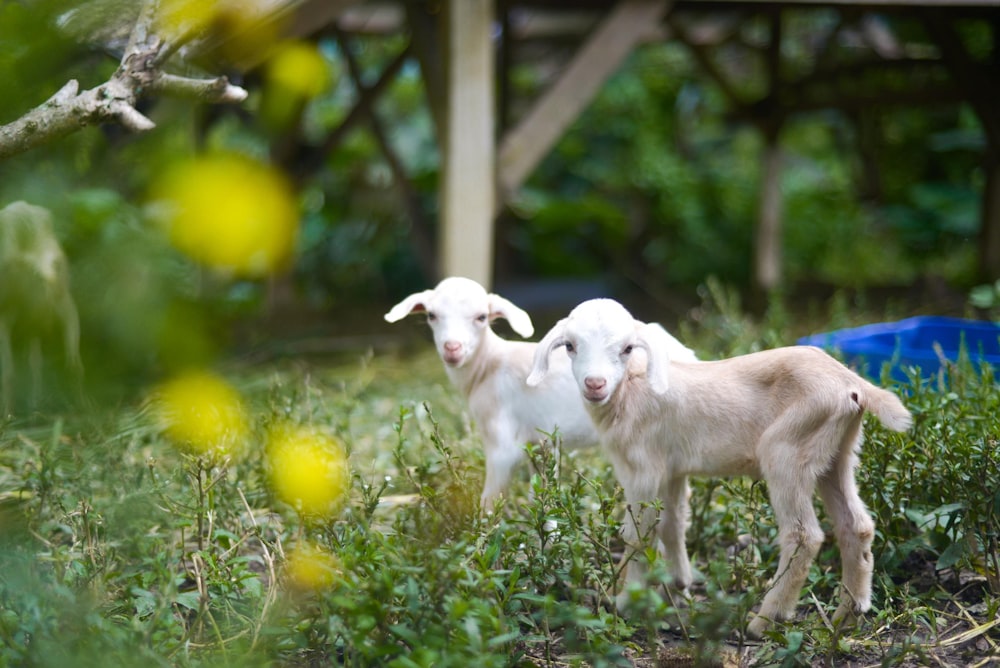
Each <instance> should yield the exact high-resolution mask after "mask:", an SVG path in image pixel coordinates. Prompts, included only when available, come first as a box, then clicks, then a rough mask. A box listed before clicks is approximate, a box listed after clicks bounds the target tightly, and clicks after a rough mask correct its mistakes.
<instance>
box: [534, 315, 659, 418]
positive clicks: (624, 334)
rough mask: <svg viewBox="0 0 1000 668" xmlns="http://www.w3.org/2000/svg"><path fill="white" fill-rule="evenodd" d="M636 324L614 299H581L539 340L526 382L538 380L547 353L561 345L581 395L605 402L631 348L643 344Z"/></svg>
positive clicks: (623, 374) (624, 371) (626, 364)
mask: <svg viewBox="0 0 1000 668" xmlns="http://www.w3.org/2000/svg"><path fill="white" fill-rule="evenodd" d="M637 325H641V323H637V322H636V321H635V320H634V319H633V318H632V316H631V315H630V314H629V312H628V311H626V310H625V308H624V307H623V306H622V305H621V304H619V303H618V302H616V301H613V300H610V299H592V300H590V301H586V302H583V303H582V304H580V305H579V306H577V307H576V308H575V309H573V310H572V311H571V312H570V314H569V316H568V317H566V318H565V319H564V320H561V321H560V322H559V323H558V324H556V326H555V327H553V328H552V330H551V331H550V332H549V333H548V334H546V335H545V338H543V339H542V341H541V342H540V343H539V345H538V350H537V351H536V354H535V366H534V368H533V370H532V373H531V375H530V376H529V377H528V384H529V385H537V384H538V383H539V382H541V378H542V376H544V374H545V373H546V372H547V370H548V356H549V354H550V353H552V352H553V351H554V350H555V349H557V348H565V349H566V352H567V353H568V354H569V356H570V359H571V360H572V366H573V377H574V378H575V379H576V382H577V385H578V386H579V388H580V393H581V394H582V395H583V398H584V399H586V400H587V401H588V402H590V403H591V404H594V405H598V406H600V405H602V404H605V403H607V401H608V399H610V398H611V396H612V395H613V394H614V392H615V389H616V388H617V387H618V386H619V385H620V384H621V382H622V379H624V378H625V377H626V375H627V374H628V369H629V362H630V360H631V358H632V354H633V352H634V351H635V350H636V348H638V347H645V344H644V343H643V342H642V341H641V340H640V338H639V337H638V335H637Z"/></svg>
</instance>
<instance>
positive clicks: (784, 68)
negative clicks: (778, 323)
mask: <svg viewBox="0 0 1000 668" xmlns="http://www.w3.org/2000/svg"><path fill="white" fill-rule="evenodd" d="M816 11H824V12H829V13H831V14H833V15H835V16H836V20H834V21H831V22H828V23H829V25H831V26H832V28H831V29H829V30H827V31H826V32H825V33H823V34H818V35H816V43H815V44H814V45H813V48H814V49H815V51H814V53H813V54H812V57H811V61H812V62H814V63H815V65H814V67H813V69H812V71H810V72H806V73H803V72H801V67H791V66H789V63H788V62H787V59H786V56H785V55H784V54H785V50H784V49H783V46H784V44H783V30H782V27H783V24H784V22H785V21H787V20H789V17H794V16H795V15H796V13H805V12H816ZM295 16H296V21H295V30H296V31H297V32H298V33H300V34H303V35H304V34H308V33H315V32H318V31H320V30H326V29H328V28H329V26H331V25H334V26H335V27H336V30H338V31H339V34H341V35H347V36H349V35H351V34H353V33H360V32H366V31H367V32H373V31H374V32H385V33H388V32H392V33H396V32H398V31H406V32H407V33H408V34H409V35H410V46H409V47H408V48H407V49H406V50H405V51H404V52H403V53H401V54H400V57H399V58H398V59H397V61H394V62H393V63H391V64H390V65H389V66H388V67H387V68H386V71H385V72H384V74H383V76H382V77H381V79H380V80H379V81H378V82H376V83H375V84H374V85H373V86H371V87H368V88H364V87H361V84H360V80H359V79H358V78H356V79H355V80H356V82H357V83H358V85H359V88H360V95H359V101H358V107H357V109H356V110H355V112H352V114H351V115H349V117H348V122H345V127H344V128H338V130H337V131H336V132H335V134H336V133H337V132H339V133H340V136H342V134H343V131H346V128H347V127H350V124H353V123H354V122H355V121H356V120H359V119H360V118H361V117H363V116H365V115H366V114H369V113H370V112H371V110H372V106H373V99H374V97H375V96H376V95H377V94H378V92H379V90H381V89H384V87H385V84H386V83H387V82H388V81H390V80H391V79H392V77H393V76H394V75H395V73H396V72H398V71H399V67H400V65H401V62H402V60H405V59H406V58H407V57H409V56H411V55H412V56H415V57H416V58H417V59H419V61H420V64H421V68H422V72H423V77H424V82H425V85H426V90H427V94H428V99H429V104H430V107H431V109H432V113H433V116H434V119H435V123H436V125H437V129H438V137H439V146H440V148H441V155H442V174H443V178H442V182H441V186H440V198H439V202H440V221H439V229H440V230H441V232H440V234H438V235H437V239H431V238H430V237H431V235H430V233H429V232H428V230H429V229H430V227H431V226H430V225H429V224H427V222H426V221H423V222H420V221H417V220H415V221H414V229H415V235H416V238H415V239H414V241H415V245H416V247H417V249H418V252H421V253H422V255H423V261H424V265H425V269H436V271H434V272H433V273H438V274H441V275H448V274H459V275H465V276H469V277H471V278H474V279H476V280H478V281H480V282H481V283H483V284H484V285H490V284H491V283H492V280H493V255H494V251H493V249H494V220H495V218H496V215H497V212H498V210H499V209H500V208H501V207H503V205H504V202H505V201H507V200H508V199H509V198H510V197H511V196H512V195H513V194H514V193H516V192H517V190H518V189H519V188H520V187H521V186H522V185H523V184H524V182H525V180H526V179H527V178H528V177H529V176H530V175H531V173H532V171H533V170H534V169H535V168H536V167H537V165H538V164H539V163H540V162H541V160H542V159H543V158H544V157H545V156H546V155H547V154H548V153H549V151H550V150H551V149H552V147H553V146H554V145H555V144H556V142H557V141H558V140H559V139H560V137H561V136H562V135H563V134H564V132H565V131H566V129H567V128H568V127H569V126H570V124H571V123H572V122H573V121H574V120H575V119H576V118H577V117H578V116H579V114H580V113H581V112H582V111H583V110H584V109H585V108H586V107H587V106H588V104H589V103H590V102H591V101H592V100H593V98H594V97H595V95H596V94H597V92H598V91H599V90H600V88H601V86H602V85H603V84H604V82H605V81H606V80H607V79H608V78H609V77H610V76H611V75H612V74H614V73H615V71H617V70H618V68H619V67H620V66H621V64H622V63H623V62H624V61H625V59H626V58H627V57H628V56H629V54H630V53H631V52H632V51H633V50H634V49H635V48H636V47H637V46H638V45H640V44H643V43H647V42H649V41H651V40H665V39H670V40H677V41H679V42H681V43H683V44H684V45H685V46H686V47H687V48H688V49H689V50H690V52H691V54H692V55H693V57H694V59H695V60H696V61H697V62H698V64H699V65H700V66H701V68H702V70H703V71H704V73H705V74H706V75H707V76H708V77H710V78H711V79H712V80H713V81H714V82H715V83H716V85H718V86H719V88H720V90H721V91H722V92H723V94H724V95H725V96H726V98H727V99H728V101H729V104H730V106H731V109H732V114H733V116H734V117H736V118H740V119H743V120H744V121H746V122H748V123H752V124H753V125H755V126H756V127H757V128H759V130H760V132H761V133H762V136H763V137H764V140H765V141H764V146H765V149H764V151H763V154H762V157H761V160H762V164H761V173H762V179H761V184H762V185H761V193H760V203H759V209H758V227H757V235H756V258H755V267H756V270H755V280H756V282H757V284H758V286H759V287H760V288H762V289H765V290H767V289H770V288H772V287H774V286H776V285H777V284H778V282H779V280H780V277H781V244H780V239H781V193H780V188H779V183H780V179H779V176H780V173H781V169H782V157H781V148H780V145H781V142H780V137H781V129H782V126H783V124H784V123H785V121H786V119H787V118H788V117H789V116H791V115H793V114H795V113H797V112H802V111H810V110H816V109H823V108H836V109H841V110H844V111H847V112H852V113H853V112H857V111H858V110H861V109H864V108H865V107H866V106H870V105H873V104H879V105H893V104H894V105H925V104H932V103H942V102H947V103H952V104H954V103H959V102H967V103H968V104H969V105H970V106H971V108H972V109H973V110H974V111H975V114H976V116H977V118H978V120H979V122H980V124H981V125H982V128H983V131H984V134H985V137H986V140H987V142H986V143H987V146H986V149H985V152H984V153H985V154H984V156H983V164H984V173H985V174H986V183H985V187H984V190H983V199H982V225H981V235H980V239H979V252H980V255H979V263H980V270H981V273H982V274H983V277H984V278H998V277H1000V45H998V44H997V42H998V41H1000V0H958V1H949V0H672V1H671V0H617V1H616V0H581V1H579V2H562V1H560V0H524V1H523V2H519V1H518V0H397V1H395V2H392V1H386V2H354V1H352V0H304V2H301V3H300V4H298V5H297V6H296V9H295ZM886 17H889V18H890V19H891V18H892V17H897V18H905V19H906V20H908V21H915V22H916V23H917V24H918V25H919V26H921V27H922V30H923V32H924V33H925V35H926V37H925V38H922V39H921V41H920V42H919V43H911V42H908V41H906V40H904V39H903V38H901V37H899V36H897V35H895V34H893V32H892V25H893V22H892V21H891V20H885V19H886ZM527 19H530V20H527ZM750 20H755V21H757V22H758V23H761V24H763V25H765V26H767V30H766V34H764V35H762V36H760V38H759V39H758V41H757V43H750V42H748V41H747V40H746V39H745V36H743V35H741V33H740V29H741V26H743V25H745V23H746V22H747V21H750ZM966 21H975V22H978V23H981V24H984V25H985V26H986V29H987V30H988V31H990V32H991V34H992V40H993V43H994V46H993V51H992V54H990V55H989V56H988V57H985V58H984V57H982V56H981V55H973V54H972V53H971V52H970V50H969V49H968V48H967V47H966V45H965V44H964V43H963V41H962V39H961V36H960V31H959V29H958V26H959V24H960V23H961V22H966ZM546 26H548V28H547V27H546ZM556 38H558V39H561V40H563V41H564V42H567V41H568V42H572V43H573V44H574V45H575V48H573V49H572V55H571V57H569V59H568V60H566V61H565V62H563V63H562V66H561V68H560V71H559V74H558V75H557V76H556V77H555V79H554V81H553V82H552V83H551V85H550V86H549V87H548V88H547V90H545V91H544V92H543V93H542V94H541V95H540V96H539V97H538V98H537V99H535V100H532V101H530V105H529V106H528V107H527V110H526V111H525V112H523V113H521V114H520V115H519V116H518V117H517V118H515V119H513V123H510V122H509V121H510V120H511V99H510V95H509V87H508V86H507V80H508V79H507V78H508V71H509V67H510V64H511V62H512V61H513V60H514V59H516V58H517V52H518V49H519V48H521V47H526V45H528V44H529V43H530V41H531V40H545V39H556ZM843 41H853V42H854V43H855V44H856V46H857V48H856V50H857V52H858V53H859V54H860V57H858V58H855V59H853V60H851V61H850V62H840V61H838V57H837V54H836V50H835V49H834V46H835V45H836V44H837V43H838V42H843ZM734 44H738V45H739V46H740V48H743V49H745V50H746V51H747V53H749V54H751V55H750V56H749V57H752V58H755V59H758V60H759V61H760V62H761V63H762V67H763V72H765V74H766V78H767V87H766V90H765V91H764V93H763V95H762V96H760V97H758V98H757V99H745V98H743V97H741V94H740V93H738V92H737V90H738V88H739V87H737V86H735V85H734V84H733V81H732V80H731V78H730V75H728V74H727V73H726V72H725V71H724V70H723V68H721V67H719V65H718V64H717V60H716V58H715V57H714V55H715V52H716V51H718V50H720V49H723V48H733V46H734ZM788 72H793V73H794V78H792V77H791V76H789V75H788ZM900 72H904V73H905V72H908V73H910V74H909V76H908V77H900V76H899V73H900ZM889 75H892V76H893V77H894V78H893V79H892V80H893V81H895V82H898V81H900V80H901V79H904V80H908V81H911V82H912V85H907V86H904V87H899V86H894V87H893V88H892V89H888V88H885V87H880V82H885V81H888V78H887V77H888V76H889ZM496 91H499V95H496V94H495V92H496ZM371 120H372V125H373V128H377V126H378V123H377V120H376V119H374V118H372V119H371ZM334 143H335V141H334V142H327V143H326V145H325V146H324V147H323V149H324V150H329V149H330V148H332V145H333V144H334ZM380 144H381V145H382V146H383V150H384V151H385V152H386V153H387V155H386V157H387V158H388V159H389V162H390V165H392V166H393V170H394V172H396V173H395V176H396V178H397V180H403V181H405V174H403V173H402V171H401V168H400V167H399V161H398V160H396V159H395V158H394V157H393V156H392V155H391V153H392V151H391V148H390V147H389V146H388V145H387V143H386V142H384V141H381V140H380ZM400 187H401V188H402V189H403V190H404V192H405V191H406V186H405V184H400ZM411 210H412V207H411ZM413 215H414V216H419V213H416V212H414V214H413ZM435 244H436V248H435ZM421 249H422V250H421Z"/></svg>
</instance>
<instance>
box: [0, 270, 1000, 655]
mask: <svg viewBox="0 0 1000 668" xmlns="http://www.w3.org/2000/svg"><path fill="white" fill-rule="evenodd" d="M711 289H712V290H718V291H719V292H717V293H716V294H715V296H713V297H711V298H709V299H708V300H707V302H706V306H705V307H703V308H702V309H701V310H700V311H699V312H698V313H697V314H696V317H697V319H696V324H697V325H698V327H697V329H695V328H690V329H685V330H683V332H682V335H683V337H684V338H685V339H686V340H687V342H688V343H689V344H692V345H694V346H695V347H696V348H697V349H698V350H699V351H700V352H701V353H702V355H703V356H704V357H715V356H720V355H727V354H731V353H735V352H743V351H747V350H753V349H756V348H759V347H765V346H772V345H779V344H784V343H788V342H789V340H788V331H789V324H788V320H789V316H788V315H787V313H786V312H785V311H784V310H783V309H780V308H777V307H774V308H772V309H771V311H770V315H769V316H768V317H766V318H764V319H763V320H761V321H753V320H750V319H747V318H745V317H744V316H743V315H742V314H741V313H740V312H739V305H738V303H735V302H733V301H732V300H731V299H730V298H729V297H728V296H726V294H725V293H724V291H721V288H718V286H716V287H714V288H711ZM226 375H227V377H228V378H230V379H231V380H232V381H233V382H234V383H235V385H236V386H237V387H238V388H239V389H240V390H241V392H242V394H243V396H244V397H245V398H246V401H247V404H248V406H249V407H250V409H251V412H252V414H253V416H254V425H255V429H254V431H253V433H251V434H250V435H249V436H248V437H247V440H248V442H247V443H246V447H245V448H244V449H243V452H242V454H241V455H239V456H236V455H233V456H219V455H213V454H192V453H190V452H185V451H182V450H178V449H177V448H176V447H175V446H174V445H173V444H172V443H171V442H170V441H169V440H168V439H167V438H166V436H165V435H164V433H163V430H162V429H161V428H160V427H159V426H158V425H157V423H156V421H155V420H154V419H153V418H152V415H151V409H150V407H149V404H148V402H145V401H137V402H136V403H135V404H134V405H132V406H126V407H120V408H118V409H117V410H115V411H113V412H108V413H95V412H88V413H84V412H80V413H78V414H66V415H64V416H61V417H59V416H49V415H33V416H30V417H26V418H19V419H8V420H7V421H6V422H3V423H2V424H0V563H2V568H0V665H30V666H60V667H61V666H65V665H77V666H90V665H94V666H96V665H101V666H105V665H115V666H132V665H143V666H176V665H180V666H209V665H210V666H227V665H232V666H276V665H277V666H282V665H289V666H291V665H349V666H400V667H404V666H407V667H408V666H471V665H475V666H523V665H592V666H618V665H643V666H648V665H661V666H672V665H727V666H730V665H753V666H772V665H774V666H804V665H836V666H840V665H884V666H917V665H927V664H931V663H942V664H946V665H987V662H989V661H991V660H992V661H996V660H997V658H998V656H1000V653H998V650H997V644H998V642H1000V633H998V624H1000V622H998V619H1000V617H998V608H1000V580H998V575H997V573H998V568H1000V547H998V526H1000V517H998V515H1000V467H998V462H997V458H998V455H997V440H998V435H1000V406H998V403H1000V393H998V389H997V385H996V379H995V377H994V375H993V372H992V370H991V369H989V368H985V367H983V368H980V367H977V366H976V365H974V364H972V363H970V362H969V361H968V360H967V359H965V360H962V361H960V362H959V363H958V364H956V365H953V366H952V367H951V368H949V369H947V371H946V372H945V374H944V375H943V376H942V377H941V378H939V379H935V380H933V381H932V382H928V381H926V380H920V378H919V376H918V375H917V374H916V373H915V372H914V373H913V374H912V378H911V382H910V383H909V384H906V385H904V386H901V387H896V388H895V389H896V390H897V391H898V392H900V393H901V394H902V395H904V396H905V401H906V403H907V405H908V406H909V408H910V409H911V410H912V411H913V413H914V416H915V419H916V423H915V426H914V428H913V430H911V431H910V432H909V433H906V434H895V433H890V432H887V431H885V430H883V429H882V428H881V427H880V426H879V425H878V424H877V423H876V422H875V421H870V422H869V424H868V425H867V426H868V433H867V440H866V443H865V445H864V448H863V451H862V458H861V467H860V469H859V472H858V482H859V487H860V488H861V490H862V496H863V497H864V499H865V500H866V502H867V503H868V504H869V507H870V510H871V512H872V514H873V516H874V517H875V518H876V525H877V532H878V533H877V536H876V539H875V545H874V551H875V555H874V556H875V561H876V565H875V573H876V583H875V590H876V600H875V607H874V609H873V610H872V611H871V613H869V614H868V615H867V617H866V618H865V619H863V620H862V622H861V625H860V626H859V627H858V628H857V629H853V630H849V631H838V630H835V629H834V628H833V627H832V625H831V624H830V621H829V615H830V613H831V611H832V609H833V608H832V606H833V605H835V603H836V596H837V591H836V590H837V587H838V583H839V565H838V563H837V552H836V549H835V546H834V545H833V543H832V542H828V543H827V544H826V545H825V546H824V548H823V550H822V551H821V554H820V556H819V558H818V559H817V562H816V565H815V566H814V567H813V569H812V572H811V574H810V577H809V580H808V582H807V585H806V588H805V590H804V592H803V595H802V599H801V601H800V606H799V617H798V618H797V619H796V620H794V621H793V622H790V623H788V624H787V625H784V626H781V627H779V628H777V629H775V630H774V631H773V632H772V633H770V634H769V635H768V637H767V638H765V639H764V640H763V641H762V642H759V643H744V642H742V641H741V640H740V638H741V632H742V630H743V629H744V625H745V622H746V618H747V615H748V613H749V611H750V610H751V608H752V606H753V605H755V604H756V603H758V602H759V601H760V598H761V595H762V593H763V592H764V591H765V590H766V587H767V578H768V577H770V575H771V574H772V573H773V571H774V568H775V564H776V561H777V552H776V550H775V548H774V547H773V544H774V537H775V526H774V522H773V518H772V516H771V513H770V510H769V505H768V502H767V490H766V487H765V485H763V484H761V483H755V482H753V481H750V480H744V479H733V480H724V479H709V480H699V481H696V482H695V483H694V485H693V498H692V516H691V529H690V530H689V533H688V544H689V549H690V551H691V553H692V558H693V561H694V564H695V566H696V568H697V570H698V572H699V573H698V574H699V578H698V583H697V585H696V586H695V587H694V588H693V592H692V597H691V598H690V600H687V601H684V600H680V599H679V598H678V597H677V595H676V594H671V593H670V590H669V588H663V587H658V586H651V587H649V588H645V589H638V590H635V591H633V592H631V597H632V610H631V614H630V615H629V616H628V617H623V616H620V615H619V614H617V613H616V612H615V611H614V610H613V607H612V606H610V605H609V601H610V599H611V598H612V596H613V593H614V590H615V586H616V582H617V580H618V577H619V575H620V573H621V570H622V567H623V564H622V563H621V561H620V557H621V553H622V546H621V542H620V539H619V538H618V532H619V530H620V527H621V523H622V521H623V517H624V512H625V511H624V509H623V503H622V498H621V493H620V489H619V488H618V486H617V485H616V484H615V481H614V477H613V475H612V473H611V469H610V466H609V464H608V463H607V461H606V459H604V458H603V457H602V456H601V454H600V452H599V451H597V450H583V451H573V452H566V451H562V450H560V449H559V448H558V447H556V446H557V444H558V441H559V435H558V433H554V434H551V435H550V437H549V438H548V439H547V442H546V443H545V444H544V445H542V446H538V447H532V448H529V450H528V459H529V461H530V465H528V466H525V467H523V470H522V471H521V472H520V476H519V478H518V481H517V482H516V484H515V486H514V489H513V490H512V493H511V494H510V496H509V498H508V499H507V501H506V502H505V504H504V505H503V506H502V507H501V508H499V509H498V510H497V512H495V513H494V514H492V515H482V514H481V513H480V512H479V509H478V508H477V500H478V494H479V490H480V488H481V482H482V480H481V478H482V470H483V462H482V455H481V451H480V445H479V442H478V439H477V438H476V437H475V435H474V431H473V429H472V425H470V424H468V420H467V418H466V417H465V413H464V411H463V409H462V406H461V403H460V402H459V400H458V399H457V397H456V396H455V393H454V392H453V391H452V389H451V388H450V387H449V386H448V384H447V381H446V379H445V378H444V374H443V372H442V371H441V369H440V365H439V362H438V361H437V359H436V357H434V356H433V354H432V353H430V352H428V353H426V354H421V355H417V356H414V357H409V358H406V359H402V358H398V357H396V356H394V355H380V356H375V357H372V356H365V357H364V358H362V359H360V360H351V361H348V362H342V363H339V364H334V365H318V364H316V365H314V364H306V363H302V362H300V363H296V364H290V363H284V364H274V365H270V366H268V367H266V368H243V367H235V368H230V369H229V370H228V372H227V374H226ZM884 381H885V382H886V383H889V382H890V381H889V380H888V377H886V378H885V379H884ZM288 423H292V424H298V425H306V426H310V427H314V428H316V429H319V430H322V431H323V432H324V433H326V434H328V435H329V436H330V437H331V438H335V439H337V440H339V441H340V442H342V443H343V444H344V446H345V447H346V448H347V449H348V451H349V453H350V463H351V470H352V479H351V486H350V490H349V492H348V494H347V496H346V498H345V499H344V500H343V503H342V504H341V506H340V508H339V509H338V510H337V511H336V512H335V513H333V514H331V515H329V516H326V517H321V518H317V517H306V516H302V515H300V514H299V513H298V512H297V511H296V509H295V508H294V507H293V506H291V505H289V504H287V503H286V502H284V501H282V500H281V499H280V498H278V497H277V496H276V495H275V493H274V492H273V491H272V490H271V489H270V487H269V485H268V463H267V459H266V456H265V452H264V447H263V441H264V434H265V433H266V432H267V430H268V428H269V427H270V426H272V425H274V424H288ZM821 517H822V514H821ZM303 555H305V556H303ZM310 555H312V556H310ZM316 555H319V556H316ZM649 556H650V557H654V563H653V567H652V568H651V569H650V574H649V579H650V584H651V585H660V584H669V577H668V576H667V574H666V569H665V568H663V565H662V563H660V562H659V561H658V560H655V555H649Z"/></svg>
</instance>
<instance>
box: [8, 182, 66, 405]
mask: <svg viewBox="0 0 1000 668" xmlns="http://www.w3.org/2000/svg"><path fill="white" fill-rule="evenodd" d="M53 331H55V332H57V333H58V334H60V335H61V337H62V340H63V346H64V349H65V356H66V364H67V366H68V367H69V368H70V370H71V371H72V372H74V373H76V374H79V372H80V371H82V368H83V367H82V364H81V363H80V321H79V317H78V316H77V310H76V304H75V303H74V301H73V296H72V295H71V293H70V286H69V263H68V262H67V260H66V255H65V254H64V253H63V249H62V246H60V245H59V240H58V239H57V238H56V233H55V230H54V228H53V225H52V213H51V212H50V211H49V210H48V209H46V208H44V207H40V206H35V205H33V204H28V203H27V202H20V201H18V202H13V203H12V204H9V205H7V206H6V207H4V208H3V209H0V408H2V410H3V412H6V411H7V410H10V409H11V408H12V407H13V405H14V403H15V402H14V396H13V389H14V388H13V381H14V367H15V359H14V350H15V345H14V344H15V340H18V339H19V340H21V341H24V342H27V343H28V351H29V357H28V361H29V368H30V370H31V380H32V391H31V404H32V405H34V404H37V403H38V398H39V394H40V392H41V383H42V340H43V338H45V337H46V336H47V335H49V334H50V333H52V332H53Z"/></svg>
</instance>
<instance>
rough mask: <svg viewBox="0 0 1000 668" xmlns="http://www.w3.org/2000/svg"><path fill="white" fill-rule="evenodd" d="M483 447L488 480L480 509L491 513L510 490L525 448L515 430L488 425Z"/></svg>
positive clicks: (485, 430)
mask: <svg viewBox="0 0 1000 668" xmlns="http://www.w3.org/2000/svg"><path fill="white" fill-rule="evenodd" d="M483 447H484V450H485V455H486V480H485V482H484V483H483V493H482V496H480V499H479V504H480V508H482V510H483V511H484V512H487V513H488V512H491V511H492V510H493V508H494V506H495V505H496V503H497V501H498V500H499V499H500V496H501V495H503V494H504V493H505V492H506V491H507V490H508V489H509V488H510V482H511V479H512V478H513V477H514V469H515V468H516V467H517V465H518V464H519V463H520V462H521V460H522V459H524V456H525V455H524V447H523V445H522V444H520V443H518V442H517V440H516V435H515V434H514V433H513V430H505V429H502V428H498V427H497V426H496V425H488V426H486V428H485V429H484V430H483Z"/></svg>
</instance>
